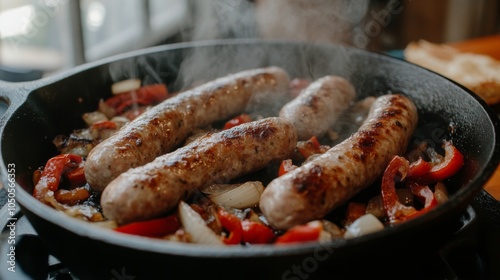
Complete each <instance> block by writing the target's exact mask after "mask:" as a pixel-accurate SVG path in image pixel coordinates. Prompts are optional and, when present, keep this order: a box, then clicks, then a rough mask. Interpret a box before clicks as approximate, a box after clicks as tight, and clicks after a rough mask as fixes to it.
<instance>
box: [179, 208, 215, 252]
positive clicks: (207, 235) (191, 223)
mask: <svg viewBox="0 0 500 280" xmlns="http://www.w3.org/2000/svg"><path fill="white" fill-rule="evenodd" d="M179 218H180V220H181V223H182V225H183V226H184V230H185V231H186V232H187V233H189V235H190V236H191V241H192V242H194V243H198V244H205V245H224V243H223V242H222V240H221V239H220V238H219V236H217V234H215V232H213V231H212V230H211V229H210V228H209V227H208V226H207V225H206V224H205V221H204V220H203V218H202V217H201V216H200V214H198V212H196V211H194V210H193V208H191V206H189V204H187V203H185V202H184V201H181V202H180V203H179Z"/></svg>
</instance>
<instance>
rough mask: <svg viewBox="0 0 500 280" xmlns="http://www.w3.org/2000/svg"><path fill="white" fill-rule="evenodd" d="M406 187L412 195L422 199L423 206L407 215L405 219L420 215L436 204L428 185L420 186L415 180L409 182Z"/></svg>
mask: <svg viewBox="0 0 500 280" xmlns="http://www.w3.org/2000/svg"><path fill="white" fill-rule="evenodd" d="M408 187H409V188H410V190H411V192H412V193H413V195H415V196H416V197H418V198H420V199H422V200H424V207H423V208H422V209H420V210H419V211H417V212H415V213H413V214H412V215H409V216H407V217H406V219H410V218H413V217H415V216H417V215H421V214H423V213H425V212H427V211H429V210H430V209H432V208H434V207H435V206H437V205H438V201H437V199H436V197H435V195H434V193H433V192H432V190H431V189H430V188H429V186H422V185H419V184H417V183H415V182H409V183H408Z"/></svg>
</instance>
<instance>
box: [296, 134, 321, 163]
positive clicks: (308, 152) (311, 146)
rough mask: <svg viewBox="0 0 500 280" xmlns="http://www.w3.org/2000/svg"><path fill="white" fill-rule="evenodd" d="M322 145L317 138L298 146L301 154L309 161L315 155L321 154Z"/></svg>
mask: <svg viewBox="0 0 500 280" xmlns="http://www.w3.org/2000/svg"><path fill="white" fill-rule="evenodd" d="M320 147H321V144H320V143H319V141H318V138H316V136H313V137H311V138H309V139H308V140H307V141H304V142H302V143H301V144H300V145H298V146H297V148H298V150H299V152H300V154H301V155H302V156H303V157H304V158H305V159H307V158H308V157H310V156H312V155H313V154H317V153H321V151H320Z"/></svg>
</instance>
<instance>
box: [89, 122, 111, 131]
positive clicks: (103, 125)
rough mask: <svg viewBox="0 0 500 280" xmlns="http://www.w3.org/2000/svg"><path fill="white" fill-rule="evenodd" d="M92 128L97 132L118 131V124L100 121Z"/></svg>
mask: <svg viewBox="0 0 500 280" xmlns="http://www.w3.org/2000/svg"><path fill="white" fill-rule="evenodd" d="M90 127H91V128H92V129H97V130H103V129H116V123H114V122H112V121H100V122H95V123H93V124H92V125H91V126H90Z"/></svg>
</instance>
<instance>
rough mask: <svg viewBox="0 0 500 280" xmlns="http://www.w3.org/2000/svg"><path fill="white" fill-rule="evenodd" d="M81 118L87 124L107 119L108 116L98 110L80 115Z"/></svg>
mask: <svg viewBox="0 0 500 280" xmlns="http://www.w3.org/2000/svg"><path fill="white" fill-rule="evenodd" d="M82 118H83V120H84V121H85V123H86V124H87V125H88V126H91V125H92V124H94V123H96V122H101V121H107V120H108V117H106V115H104V114H103V113H101V112H99V111H94V112H89V113H85V114H83V115H82Z"/></svg>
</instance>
